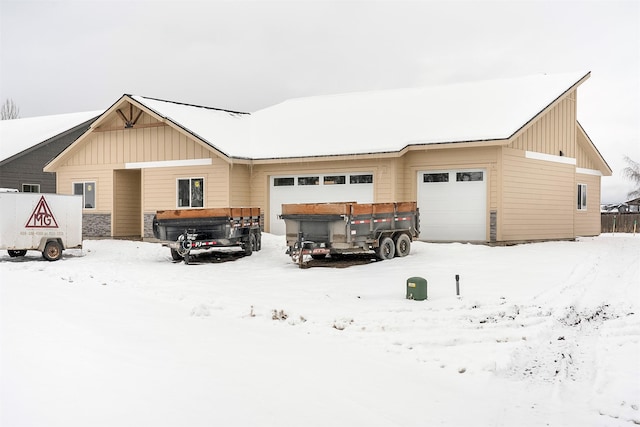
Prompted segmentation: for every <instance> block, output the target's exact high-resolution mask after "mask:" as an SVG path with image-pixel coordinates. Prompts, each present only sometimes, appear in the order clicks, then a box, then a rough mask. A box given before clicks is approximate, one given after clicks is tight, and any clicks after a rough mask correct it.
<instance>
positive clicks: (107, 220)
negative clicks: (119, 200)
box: [82, 214, 111, 237]
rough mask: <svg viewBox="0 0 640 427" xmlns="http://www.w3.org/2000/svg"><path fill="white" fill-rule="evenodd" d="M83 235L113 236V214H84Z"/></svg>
mask: <svg viewBox="0 0 640 427" xmlns="http://www.w3.org/2000/svg"><path fill="white" fill-rule="evenodd" d="M82 235H83V237H111V214H83V215H82Z"/></svg>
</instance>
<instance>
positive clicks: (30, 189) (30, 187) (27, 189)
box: [22, 184, 40, 193]
mask: <svg viewBox="0 0 640 427" xmlns="http://www.w3.org/2000/svg"><path fill="white" fill-rule="evenodd" d="M22 192H23V193H39V192H40V184H22Z"/></svg>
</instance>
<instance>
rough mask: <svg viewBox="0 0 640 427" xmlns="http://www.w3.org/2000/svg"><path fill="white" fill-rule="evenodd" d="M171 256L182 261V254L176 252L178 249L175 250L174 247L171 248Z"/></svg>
mask: <svg viewBox="0 0 640 427" xmlns="http://www.w3.org/2000/svg"><path fill="white" fill-rule="evenodd" d="M171 258H172V259H173V260H174V261H182V258H183V257H182V255H180V253H178V251H176V250H175V249H173V248H172V249H171Z"/></svg>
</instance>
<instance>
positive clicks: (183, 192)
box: [178, 178, 204, 208]
mask: <svg viewBox="0 0 640 427" xmlns="http://www.w3.org/2000/svg"><path fill="white" fill-rule="evenodd" d="M178 207H179V208H202V207H204V178H181V179H178Z"/></svg>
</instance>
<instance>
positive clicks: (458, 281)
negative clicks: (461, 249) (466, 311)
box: [456, 274, 460, 296]
mask: <svg viewBox="0 0 640 427" xmlns="http://www.w3.org/2000/svg"><path fill="white" fill-rule="evenodd" d="M456 295H458V296H460V275H459V274H456Z"/></svg>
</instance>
